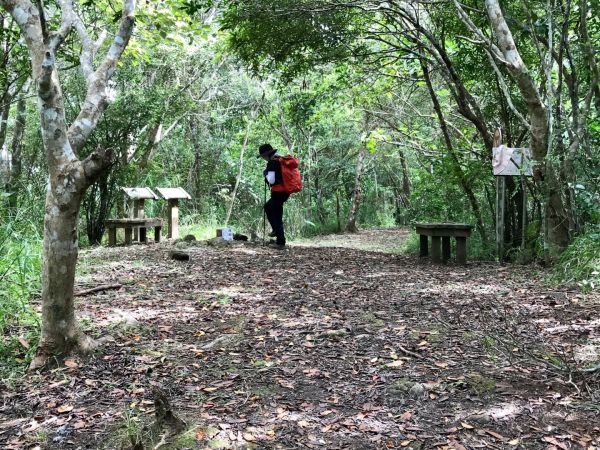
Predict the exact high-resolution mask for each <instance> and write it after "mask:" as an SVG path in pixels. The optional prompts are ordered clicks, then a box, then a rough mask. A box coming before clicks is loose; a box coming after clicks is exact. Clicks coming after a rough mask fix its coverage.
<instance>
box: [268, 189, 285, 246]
mask: <svg viewBox="0 0 600 450" xmlns="http://www.w3.org/2000/svg"><path fill="white" fill-rule="evenodd" d="M288 198H290V194H286V193H285V192H273V191H271V198H270V199H269V200H268V201H267V203H265V213H266V214H267V219H269V223H270V224H271V227H272V228H273V231H274V232H275V236H277V243H278V244H279V245H285V234H284V232H283V204H284V203H285V202H287V199H288Z"/></svg>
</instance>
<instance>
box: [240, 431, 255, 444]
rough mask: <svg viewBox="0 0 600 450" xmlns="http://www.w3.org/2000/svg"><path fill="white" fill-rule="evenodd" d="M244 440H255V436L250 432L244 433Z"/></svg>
mask: <svg viewBox="0 0 600 450" xmlns="http://www.w3.org/2000/svg"><path fill="white" fill-rule="evenodd" d="M243 436H244V440H246V441H248V442H255V441H256V438H255V437H254V435H253V434H252V433H244V434H243Z"/></svg>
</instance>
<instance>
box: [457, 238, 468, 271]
mask: <svg viewBox="0 0 600 450" xmlns="http://www.w3.org/2000/svg"><path fill="white" fill-rule="evenodd" d="M456 262H458V263H459V264H462V265H466V264H467V238H466V237H457V238H456Z"/></svg>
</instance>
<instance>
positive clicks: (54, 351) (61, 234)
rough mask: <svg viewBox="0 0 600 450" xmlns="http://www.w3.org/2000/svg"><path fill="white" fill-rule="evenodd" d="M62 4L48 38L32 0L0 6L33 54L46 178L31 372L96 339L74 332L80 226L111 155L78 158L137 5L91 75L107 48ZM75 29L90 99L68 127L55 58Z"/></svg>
mask: <svg viewBox="0 0 600 450" xmlns="http://www.w3.org/2000/svg"><path fill="white" fill-rule="evenodd" d="M58 3H59V5H60V11H61V12H60V14H61V15H60V21H61V24H60V28H59V29H58V30H57V31H53V32H51V33H49V32H48V29H47V28H46V22H45V20H44V17H43V12H44V10H43V8H38V7H37V6H34V5H33V4H32V3H31V2H30V1H29V0H0V6H1V7H3V8H4V9H6V10H7V11H8V12H9V13H10V14H11V15H12V16H13V18H14V19H15V21H16V22H17V23H18V25H19V28H20V30H21V34H22V36H23V39H24V41H25V43H26V44H27V48H28V50H29V59H30V61H31V69H32V78H33V80H34V81H35V86H36V94H37V100H38V102H37V103H38V111H39V113H40V126H41V132H42V141H43V143H44V150H45V153H46V160H47V163H48V174H49V186H48V192H47V195H46V214H45V217H44V251H43V260H42V330H41V337H40V342H39V345H38V353H37V356H36V357H35V358H34V360H33V361H32V363H31V366H30V369H36V368H39V367H40V366H42V365H44V364H45V363H46V361H47V358H48V356H50V355H65V354H67V353H69V352H71V351H73V350H78V349H79V350H88V349H89V348H90V347H91V342H92V341H91V339H90V338H88V337H86V336H85V335H84V334H83V333H82V332H81V331H80V330H79V328H78V326H77V322H76V320H75V310H74V306H73V303H74V301H73V286H74V284H75V265H76V263H77V222H78V218H79V208H80V205H81V200H82V198H83V195H84V193H85V190H86V189H87V187H88V186H89V185H90V184H91V183H92V182H93V181H94V180H95V179H96V178H97V177H98V176H99V175H100V173H102V171H103V170H104V169H105V168H106V167H107V166H108V165H109V163H110V160H111V158H112V154H111V152H107V151H102V150H96V151H94V152H93V153H92V154H90V155H89V156H88V157H87V158H85V159H84V160H79V159H78V157H77V154H78V153H79V152H80V151H81V150H82V149H83V147H84V145H85V144H86V142H87V140H88V138H89V137H90V135H91V134H92V132H93V131H94V129H95V128H96V126H97V124H98V122H99V120H100V118H101V117H102V114H103V112H104V110H105V109H106V107H107V106H108V102H107V96H106V89H107V84H108V80H109V79H110V78H111V76H112V74H113V73H114V70H115V69H116V66H117V62H118V61H119V59H120V57H121V55H122V54H123V51H124V50H125V47H127V44H128V42H129V38H130V36H131V33H132V31H133V24H134V18H133V12H134V10H135V1H134V0H124V1H123V12H122V16H121V23H120V27H119V30H118V32H117V33H116V35H115V37H114V39H113V42H112V43H111V45H110V46H109V48H108V50H107V52H106V54H105V56H104V58H103V60H102V61H98V62H99V64H98V65H97V68H96V69H94V62H95V61H94V57H95V55H97V52H98V50H99V48H100V47H101V45H102V41H101V40H99V41H96V42H94V41H92V39H91V38H90V36H89V34H88V33H87V31H86V28H85V24H84V23H83V22H82V19H81V17H80V16H78V15H77V14H76V13H75V11H74V10H73V2H72V0H60V1H59V2H58ZM72 29H75V30H76V31H77V34H78V35H79V39H80V41H81V44H82V51H81V54H80V62H81V69H82V71H83V74H84V77H85V80H86V85H87V94H86V97H85V101H84V102H83V103H82V108H81V110H80V112H79V114H78V116H77V118H76V119H75V121H74V122H73V123H72V124H71V126H70V127H67V122H66V117H65V107H64V100H63V94H62V89H61V85H60V80H59V74H58V65H57V61H56V55H57V54H58V49H59V47H60V45H61V44H62V43H63V42H64V41H65V40H66V39H67V37H68V35H69V33H70V32H71V30H72Z"/></svg>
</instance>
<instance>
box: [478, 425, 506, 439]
mask: <svg viewBox="0 0 600 450" xmlns="http://www.w3.org/2000/svg"><path fill="white" fill-rule="evenodd" d="M481 431H484V432H485V433H487V434H489V435H490V436H493V437H495V438H496V439H498V440H499V441H505V440H506V438H505V437H504V436H502V435H501V434H498V433H496V432H495V431H492V430H488V429H487V428H483V429H482V430H481Z"/></svg>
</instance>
